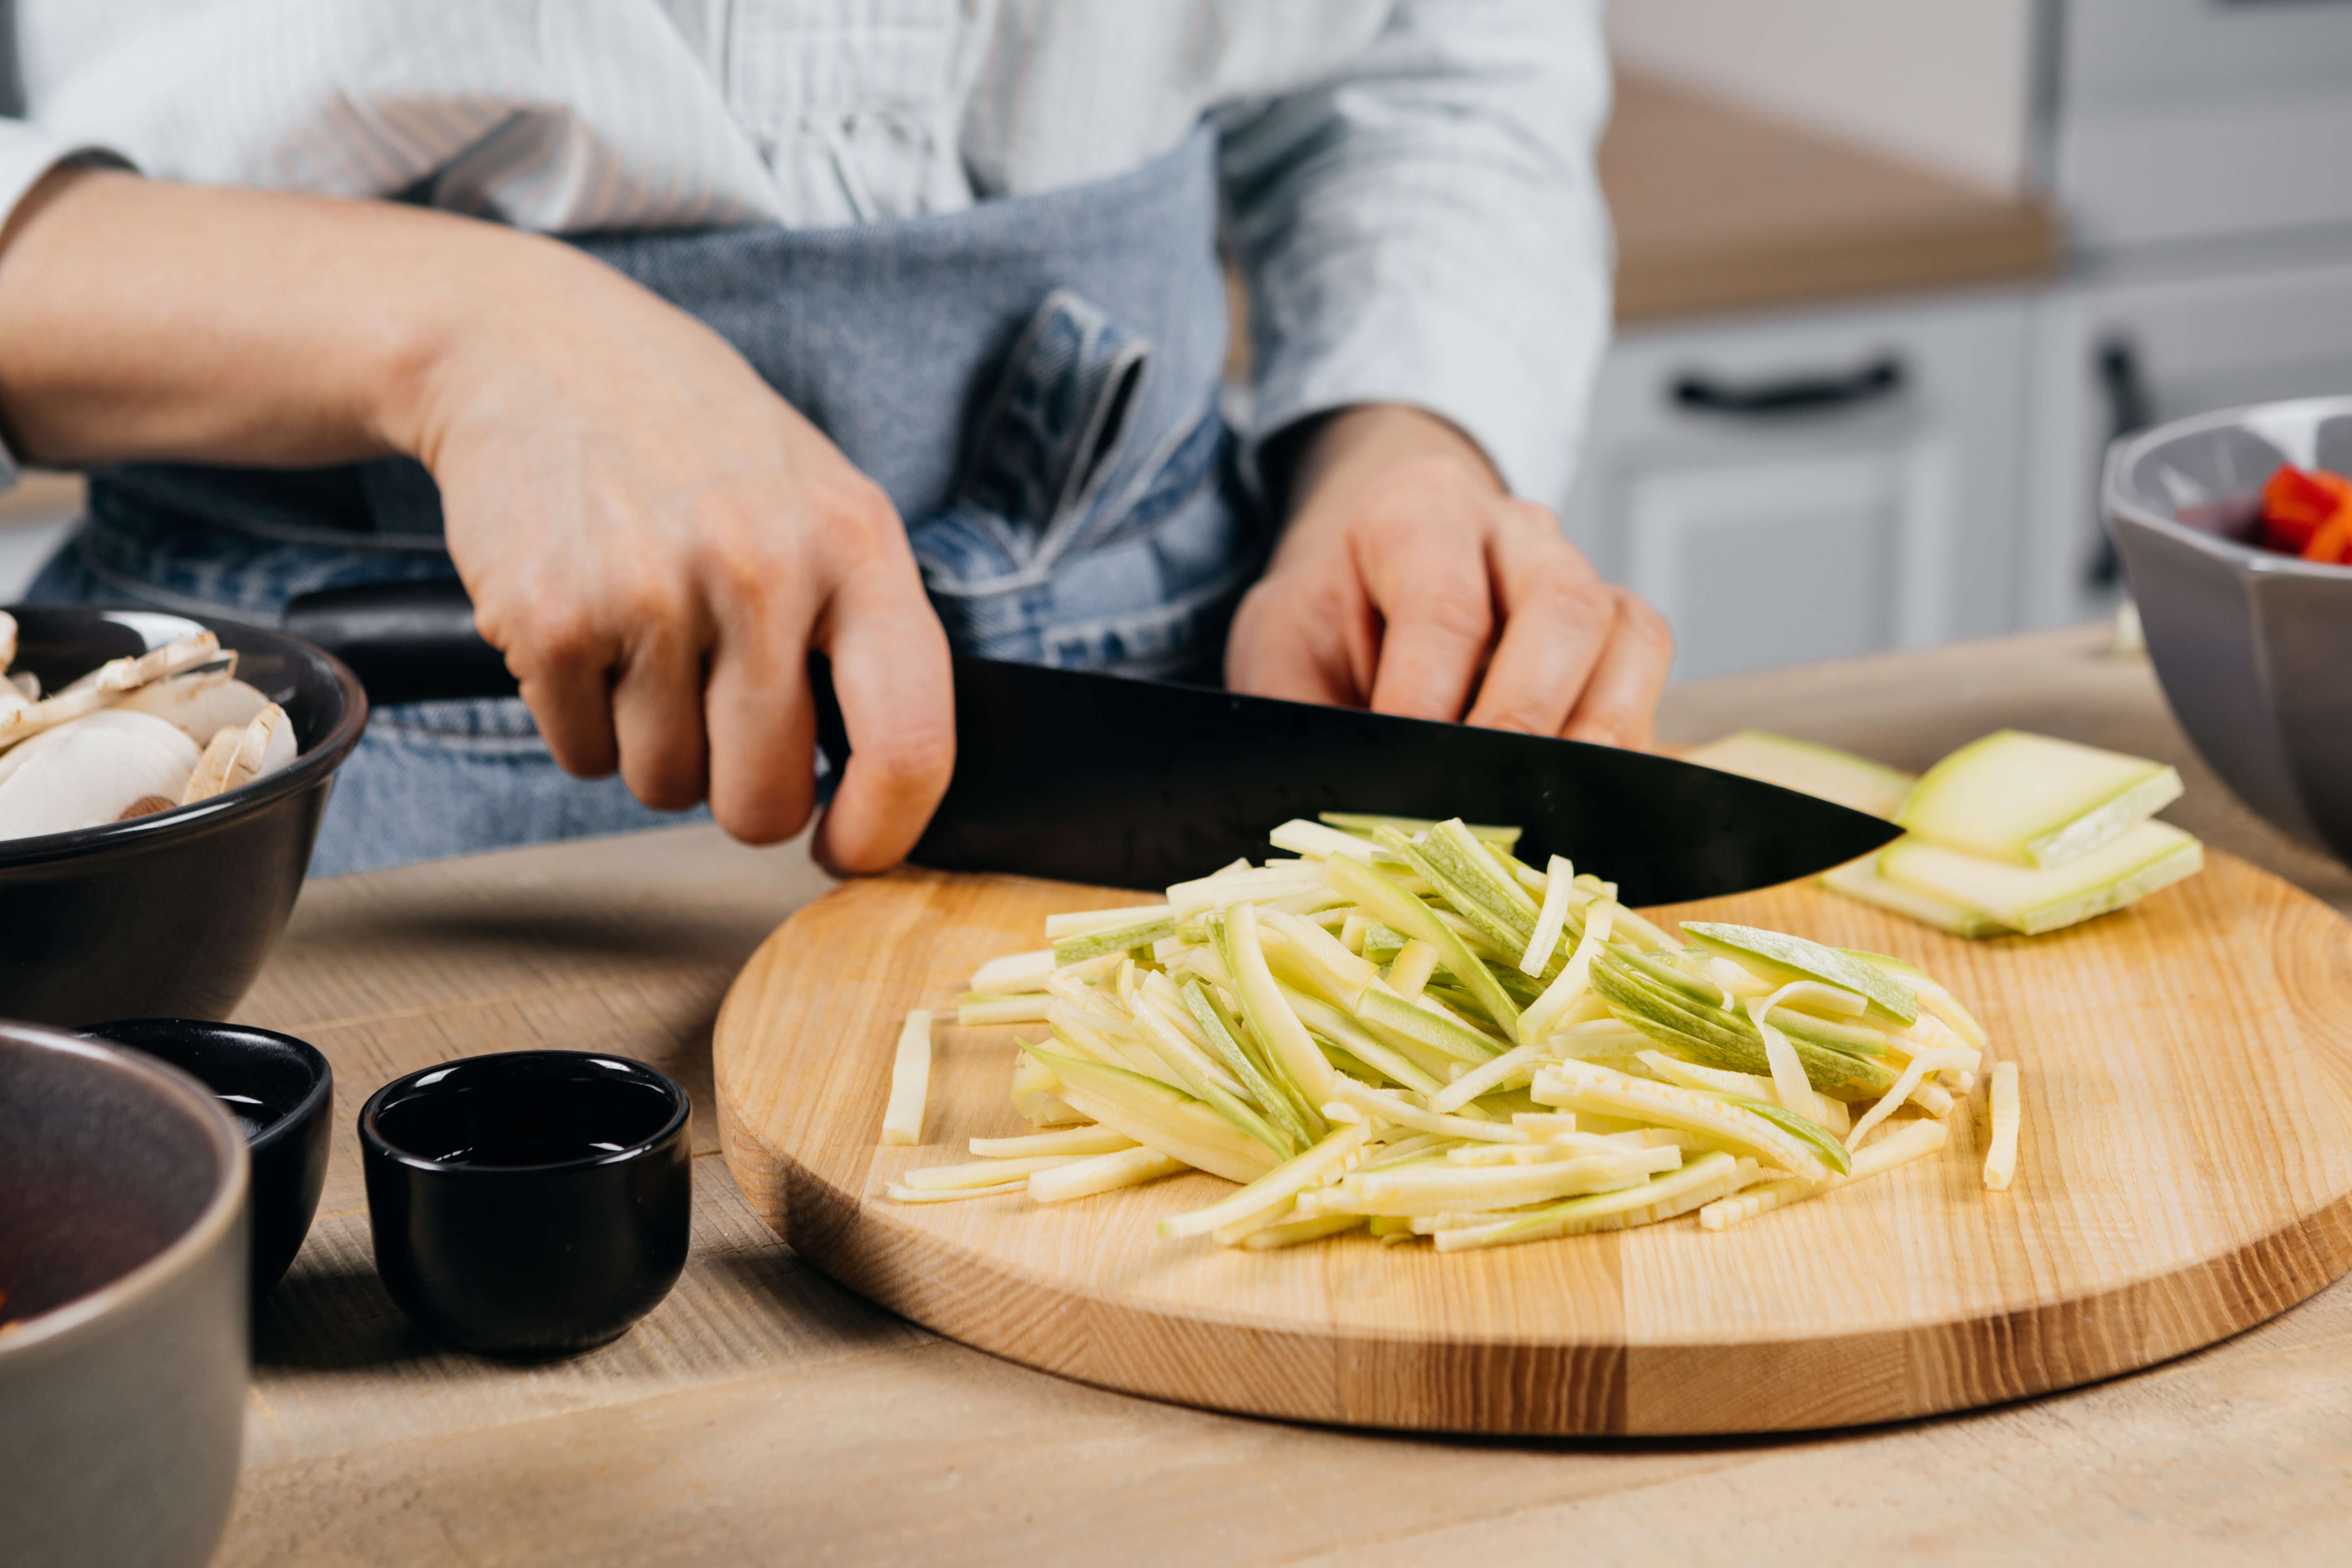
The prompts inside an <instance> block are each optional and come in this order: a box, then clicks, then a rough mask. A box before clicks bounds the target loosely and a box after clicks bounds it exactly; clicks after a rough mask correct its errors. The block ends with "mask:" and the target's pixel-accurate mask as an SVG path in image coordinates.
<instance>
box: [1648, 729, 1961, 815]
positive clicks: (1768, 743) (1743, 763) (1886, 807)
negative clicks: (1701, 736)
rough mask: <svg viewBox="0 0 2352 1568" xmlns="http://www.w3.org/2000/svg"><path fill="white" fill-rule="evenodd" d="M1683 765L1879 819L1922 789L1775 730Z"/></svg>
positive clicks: (1707, 748) (1739, 737)
mask: <svg viewBox="0 0 2352 1568" xmlns="http://www.w3.org/2000/svg"><path fill="white" fill-rule="evenodd" d="M1683 761H1685V762H1686V763H1698V764H1699V765H1700V766H1701V767H1707V768H1719V769H1721V770H1722V771H1723V772H1725V773H1738V774H1739V775H1740V776H1741V777H1742V778H1751V779H1761V780H1762V781H1763V782H1764V783H1766V784H1779V785H1780V787H1781V788H1782V789H1793V790H1797V791H1800V792H1801V793H1803V794H1805V795H1819V796H1820V797H1821V798H1822V799H1823V800H1833V801H1835V802H1837V803H1838V804H1839V805H1847V806H1852V807H1853V809H1854V810H1856V811H1866V812H1868V813H1870V815H1871V816H1894V815H1895V813H1896V812H1897V811H1899V810H1901V809H1902V807H1903V802H1904V798H1905V797H1906V796H1907V795H1910V793H1911V786H1912V785H1913V784H1916V783H1918V780H1917V779H1916V778H1914V777H1913V776H1912V775H1911V774H1909V773H1905V772H1904V771H1903V770H1902V769H1900V768H1890V767H1888V766H1886V765H1885V763H1874V762H1872V761H1871V760H1870V759H1869V758H1867V757H1857V756H1855V755H1854V754H1853V752H1841V751H1839V750H1838V749H1837V748H1836V747H1835V746H1817V745H1815V744H1814V743H1813V742H1811V741H1799V740H1793V739H1791V738H1790V737H1789V736H1787V735H1776V734H1773V733H1772V732H1771V731H1769V730H1741V731H1738V732H1737V733H1736V734H1730V735H1726V736H1725V737H1723V739H1721V740H1719V741H1709V742H1707V743H1706V745H1704V746H1694V747H1693V748H1691V749H1690V750H1689V751H1687V752H1684V753H1683Z"/></svg>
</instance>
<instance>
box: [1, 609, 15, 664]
mask: <svg viewBox="0 0 2352 1568" xmlns="http://www.w3.org/2000/svg"><path fill="white" fill-rule="evenodd" d="M14 663H16V616H12V615H10V614H9V613H8V612H7V611H5V610H0V669H5V668H8V667H9V666H10V665H12V664H14Z"/></svg>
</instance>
